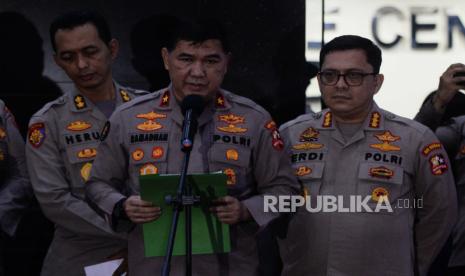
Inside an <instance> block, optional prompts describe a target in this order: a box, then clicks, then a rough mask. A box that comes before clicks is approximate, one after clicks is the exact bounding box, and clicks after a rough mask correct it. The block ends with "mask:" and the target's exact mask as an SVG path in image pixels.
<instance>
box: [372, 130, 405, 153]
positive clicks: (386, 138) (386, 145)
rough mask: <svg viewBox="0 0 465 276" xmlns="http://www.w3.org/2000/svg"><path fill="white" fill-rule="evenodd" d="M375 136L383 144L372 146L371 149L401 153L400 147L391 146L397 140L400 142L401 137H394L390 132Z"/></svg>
mask: <svg viewBox="0 0 465 276" xmlns="http://www.w3.org/2000/svg"><path fill="white" fill-rule="evenodd" d="M374 136H375V137H376V138H377V139H378V140H380V141H381V142H383V143H381V144H371V145H370V148H374V149H378V150H380V151H399V150H400V147H398V146H395V145H391V144H390V143H393V142H395V141H397V140H400V137H399V136H395V135H393V134H392V133H391V132H390V131H389V130H387V131H385V132H384V133H381V134H375V135H374Z"/></svg>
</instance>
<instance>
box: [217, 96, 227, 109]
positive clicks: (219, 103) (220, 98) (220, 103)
mask: <svg viewBox="0 0 465 276" xmlns="http://www.w3.org/2000/svg"><path fill="white" fill-rule="evenodd" d="M215 104H216V107H219V108H224V107H226V105H225V101H224V96H223V95H222V94H221V93H217V94H216V101H215Z"/></svg>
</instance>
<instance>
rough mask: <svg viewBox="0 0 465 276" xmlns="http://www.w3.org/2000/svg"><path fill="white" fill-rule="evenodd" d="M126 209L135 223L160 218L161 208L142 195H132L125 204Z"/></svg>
mask: <svg viewBox="0 0 465 276" xmlns="http://www.w3.org/2000/svg"><path fill="white" fill-rule="evenodd" d="M123 207H124V211H125V212H126V215H127V216H128V217H129V219H130V220H131V221H132V222H134V223H146V222H151V221H154V220H156V219H158V218H159V217H160V215H161V208H160V207H158V206H154V205H153V204H152V203H151V202H149V201H145V200H142V199H141V198H140V196H135V195H133V196H130V197H129V198H128V199H126V201H125V202H124V204H123Z"/></svg>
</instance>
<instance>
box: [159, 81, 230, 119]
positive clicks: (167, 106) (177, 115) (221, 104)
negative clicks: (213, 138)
mask: <svg viewBox="0 0 465 276" xmlns="http://www.w3.org/2000/svg"><path fill="white" fill-rule="evenodd" d="M162 91H163V92H162V94H161V97H160V98H159V100H158V102H157V103H156V104H157V108H158V109H161V110H167V111H168V110H171V111H172V112H171V118H172V119H173V120H174V121H175V122H176V123H177V124H178V125H182V122H183V120H184V116H183V114H182V112H181V107H180V105H179V104H178V103H177V101H176V98H175V96H174V92H173V88H172V85H170V86H168V87H167V88H165V89H162ZM230 108H231V104H230V102H229V100H227V99H226V97H225V92H224V91H223V90H220V91H218V92H217V93H216V95H215V99H214V101H210V102H209V103H207V106H206V107H205V109H204V111H203V112H202V114H201V115H200V117H199V118H198V123H199V126H202V125H204V124H206V123H208V122H209V121H211V120H212V119H213V116H214V114H215V112H216V111H217V110H218V111H219V110H221V111H222V110H224V111H227V110H229V109H230Z"/></svg>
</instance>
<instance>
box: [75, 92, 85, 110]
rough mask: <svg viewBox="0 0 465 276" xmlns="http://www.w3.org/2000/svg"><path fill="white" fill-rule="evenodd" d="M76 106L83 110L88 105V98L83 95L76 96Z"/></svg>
mask: <svg viewBox="0 0 465 276" xmlns="http://www.w3.org/2000/svg"><path fill="white" fill-rule="evenodd" d="M74 106H75V107H76V109H78V110H81V109H84V108H86V107H87V103H86V100H85V99H84V97H83V96H81V95H76V96H74Z"/></svg>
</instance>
